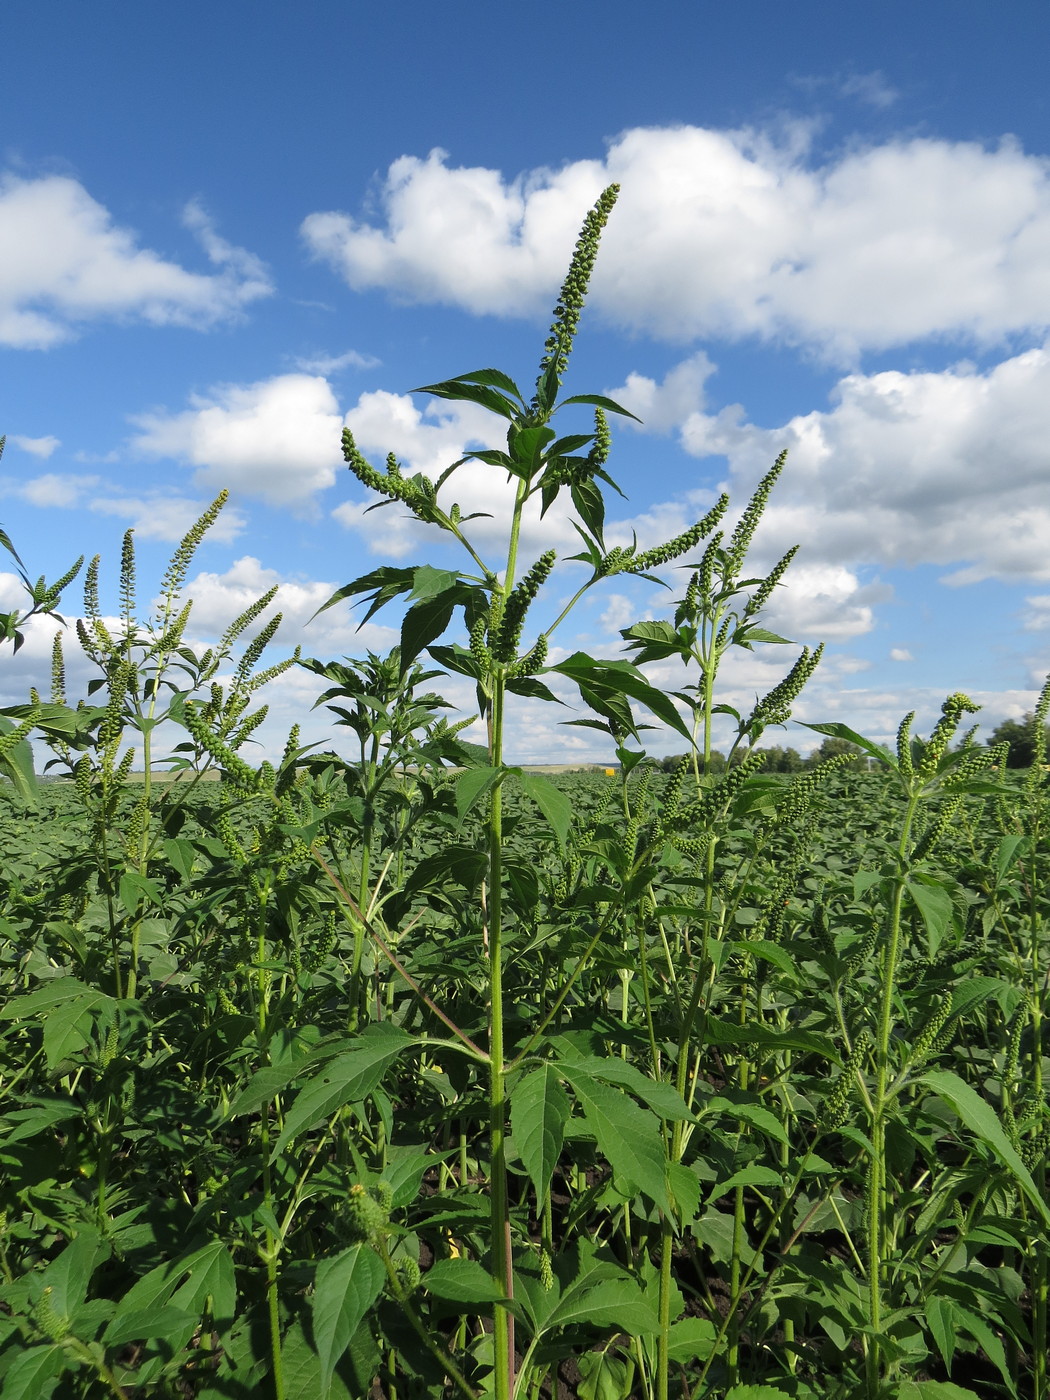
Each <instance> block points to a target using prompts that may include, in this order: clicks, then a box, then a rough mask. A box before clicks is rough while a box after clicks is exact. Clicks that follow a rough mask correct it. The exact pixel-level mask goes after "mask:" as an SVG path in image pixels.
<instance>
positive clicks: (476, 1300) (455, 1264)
mask: <svg viewBox="0 0 1050 1400" xmlns="http://www.w3.org/2000/svg"><path fill="white" fill-rule="evenodd" d="M423 1283H424V1285H425V1287H426V1289H427V1292H428V1293H433V1294H434V1295H435V1297H438V1298H443V1299H444V1300H445V1301H446V1302H449V1303H461V1304H463V1305H464V1306H465V1307H466V1308H472V1307H488V1306H490V1305H491V1304H492V1303H502V1302H504V1301H505V1300H504V1295H503V1290H502V1289H501V1288H499V1287H497V1285H496V1283H495V1281H494V1280H493V1278H492V1276H491V1275H490V1274H489V1273H487V1272H486V1271H485V1269H483V1268H482V1267H481V1265H480V1264H479V1263H478V1261H477V1260H476V1259H462V1258H460V1259H439V1260H438V1262H437V1263H436V1264H435V1265H434V1266H433V1268H430V1269H428V1270H427V1272H426V1273H425V1274H424V1275H423Z"/></svg>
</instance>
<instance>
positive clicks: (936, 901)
mask: <svg viewBox="0 0 1050 1400" xmlns="http://www.w3.org/2000/svg"><path fill="white" fill-rule="evenodd" d="M905 889H906V890H907V892H908V894H909V895H910V896H911V899H912V900H913V902H914V904H915V907H916V908H917V909H918V911H919V913H920V914H921V915H922V921H923V923H924V924H925V925H926V932H927V933H928V934H929V935H930V942H931V946H932V947H933V948H936V947H937V946H938V945H939V943H940V941H941V939H942V938H943V937H944V935H945V933H946V931H947V929H948V925H949V924H950V923H951V921H952V908H953V905H952V897H951V895H950V893H949V892H948V890H947V888H946V887H945V886H944V884H943V883H942V882H941V881H939V880H934V879H933V878H932V877H927V878H926V879H918V878H917V877H915V876H912V878H910V879H909V880H907V881H906V882H905Z"/></svg>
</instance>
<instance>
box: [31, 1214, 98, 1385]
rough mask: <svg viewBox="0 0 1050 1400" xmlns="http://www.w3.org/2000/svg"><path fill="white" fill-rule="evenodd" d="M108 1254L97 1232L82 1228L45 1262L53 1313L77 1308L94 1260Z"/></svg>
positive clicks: (69, 1312)
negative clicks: (81, 1231)
mask: <svg viewBox="0 0 1050 1400" xmlns="http://www.w3.org/2000/svg"><path fill="white" fill-rule="evenodd" d="M108 1254H109V1248H108V1246H107V1247H102V1246H101V1245H100V1242H99V1237H98V1235H96V1234H95V1232H94V1231H93V1230H85V1231H84V1232H83V1234H80V1235H77V1236H76V1238H75V1239H73V1240H71V1241H70V1243H69V1244H68V1245H66V1247H65V1249H64V1250H63V1251H62V1253H61V1254H59V1255H58V1256H57V1258H55V1259H53V1260H52V1261H51V1263H50V1264H48V1266H47V1268H46V1269H45V1270H44V1272H43V1275H42V1279H43V1283H44V1286H45V1287H46V1288H50V1289H51V1302H52V1305H53V1306H54V1309H55V1312H57V1313H59V1314H60V1315H64V1316H66V1317H69V1316H71V1315H72V1313H73V1312H74V1311H75V1310H76V1309H77V1308H79V1307H80V1305H81V1303H82V1302H83V1301H84V1299H85V1298H86V1297H87V1291H88V1284H89V1283H90V1281H91V1275H92V1272H93V1270H94V1267H95V1261H96V1259H98V1258H99V1257H102V1258H105V1257H106V1256H108ZM5 1393H6V1392H5Z"/></svg>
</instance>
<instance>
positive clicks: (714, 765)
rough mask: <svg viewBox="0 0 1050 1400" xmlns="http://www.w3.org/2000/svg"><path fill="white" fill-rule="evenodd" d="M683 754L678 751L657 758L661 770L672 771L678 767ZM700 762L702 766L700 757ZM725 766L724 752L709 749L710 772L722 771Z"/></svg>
mask: <svg viewBox="0 0 1050 1400" xmlns="http://www.w3.org/2000/svg"><path fill="white" fill-rule="evenodd" d="M684 756H685V755H683V754H680V753H676V754H669V755H668V757H667V758H661V759H659V760H658V761H659V764H660V767H661V768H662V769H663V771H664V772H665V773H673V772H674V770H675V769H676V768H677V767H678V765H679V764H680V763H681V761H682V759H683V757H684ZM700 764H701V767H702V766H703V759H702V758H701V760H700ZM725 766H726V756H725V754H724V753H721V752H720V751H719V750H718V749H712V750H711V772H712V773H722V772H724V771H725Z"/></svg>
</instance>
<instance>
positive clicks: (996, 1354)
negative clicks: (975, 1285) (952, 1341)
mask: <svg viewBox="0 0 1050 1400" xmlns="http://www.w3.org/2000/svg"><path fill="white" fill-rule="evenodd" d="M952 1311H953V1313H954V1315H955V1325H956V1327H957V1328H958V1330H959V1331H960V1332H968V1333H969V1334H970V1336H971V1337H972V1338H973V1339H974V1341H975V1342H977V1343H978V1345H979V1346H980V1348H981V1350H982V1351H983V1352H984V1354H985V1356H987V1358H988V1360H989V1361H990V1362H991V1363H992V1365H993V1366H994V1367H995V1368H996V1370H997V1371H998V1372H999V1374H1000V1375H1001V1376H1002V1378H1003V1381H1004V1382H1005V1384H1006V1388H1007V1389H1008V1390H1009V1392H1010V1394H1011V1395H1016V1394H1017V1387H1016V1386H1015V1385H1014V1381H1013V1377H1012V1376H1011V1374H1010V1366H1009V1363H1008V1362H1007V1359H1006V1349H1005V1348H1004V1346H1003V1343H1002V1339H1001V1338H1000V1337H998V1336H997V1335H996V1334H995V1332H993V1331H992V1329H991V1327H990V1326H989V1325H988V1323H987V1322H986V1321H985V1319H984V1318H983V1317H981V1316H980V1315H979V1314H978V1313H975V1312H973V1311H972V1309H970V1308H966V1307H963V1305H962V1304H961V1303H955V1302H953V1303H952Z"/></svg>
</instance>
